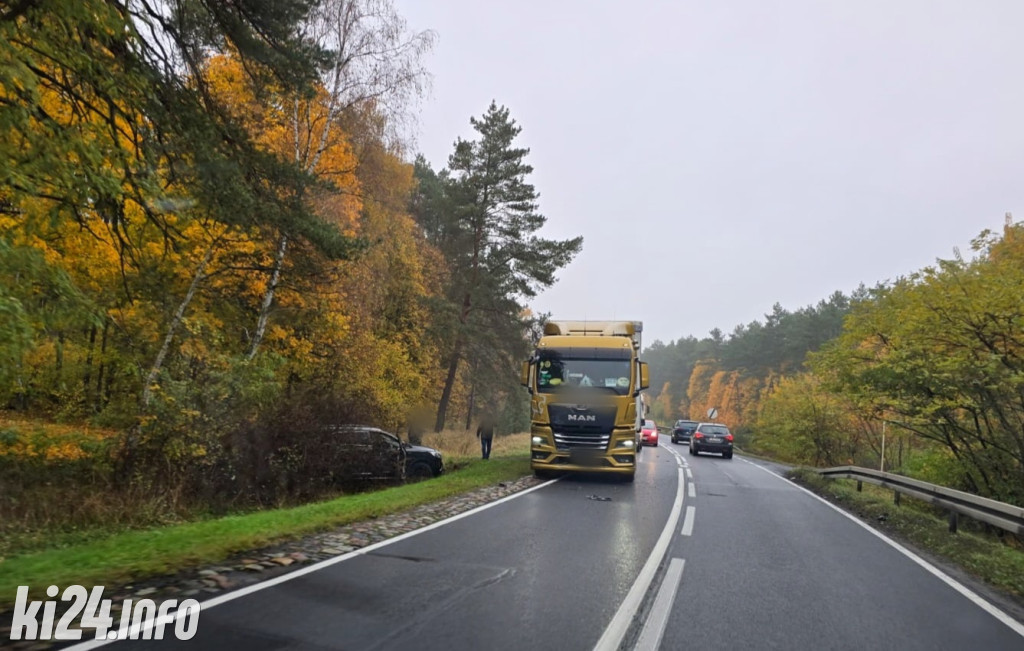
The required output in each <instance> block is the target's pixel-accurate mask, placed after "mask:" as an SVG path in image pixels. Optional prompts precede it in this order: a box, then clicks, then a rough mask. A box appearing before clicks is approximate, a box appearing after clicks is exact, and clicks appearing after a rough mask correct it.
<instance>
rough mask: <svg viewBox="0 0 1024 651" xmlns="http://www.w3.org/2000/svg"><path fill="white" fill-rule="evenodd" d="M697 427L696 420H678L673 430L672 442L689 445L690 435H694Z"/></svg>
mask: <svg viewBox="0 0 1024 651" xmlns="http://www.w3.org/2000/svg"><path fill="white" fill-rule="evenodd" d="M697 425H698V423H697V421H695V420H677V421H676V424H675V426H674V427H673V428H672V442H673V443H689V442H690V435H691V434H693V430H695V429H697Z"/></svg>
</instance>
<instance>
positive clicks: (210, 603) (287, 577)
mask: <svg viewBox="0 0 1024 651" xmlns="http://www.w3.org/2000/svg"><path fill="white" fill-rule="evenodd" d="M556 481H558V480H557V479H552V480H549V481H546V482H544V483H542V484H537V485H536V486H532V487H530V488H527V489H525V490H521V491H519V492H517V493H512V494H511V495H506V496H505V497H503V498H501V499H499V500H495V501H493V502H488V503H487V504H482V505H480V506H478V507H476V508H474V509H470V510H468V511H464V512H462V513H459V514H457V515H453V516H452V517H450V518H445V519H444V520H438V521H437V522H433V523H431V524H428V525H426V526H425V527H420V528H419V529H414V530H413V531H407V532H406V533H403V534H400V535H398V536H395V537H394V538H388V539H387V540H382V541H380V542H376V543H373V544H372V545H367V546H366V547H362V548H360V549H356V550H353V551H350V552H348V553H346V554H342V555H341V556H335V557H334V558H328V559H325V560H322V561H320V562H319V563H314V564H312V565H309V566H307V567H304V568H302V569H300V570H295V571H294V572H289V573H288V574H282V575H281V576H278V577H274V578H273V579H267V580H266V581H262V582H260V583H256V584H254V585H250V586H246V587H244V588H239V589H238V590H235V591H233V592H229V593H227V594H223V595H220V596H218V597H214V598H213V599H208V600H206V601H203V602H200V604H199V606H200V612H203V613H205V612H206V611H207V610H208V609H209V608H213V607H214V606H219V605H221V604H223V603H227V602H228V601H232V600H234V599H238V598H240V597H244V596H246V595H250V594H252V593H254V592H259V591H260V590H265V589H267V588H271V587H273V586H275V585H280V584H282V583H284V582H286V581H291V580H292V579H297V578H299V577H300V576H304V575H306V574H311V573H313V572H316V571H317V570H322V569H324V568H325V567H330V566H331V565H335V564H337V563H341V562H342V561H347V560H349V559H350V558H355V557H356V556H361V555H363V554H367V553H369V552H372V551H374V550H377V549H380V548H381V547H385V546H387V545H390V544H392V543H396V542H398V541H400V540H405V539H406V538H412V537H413V536H417V535H419V534H421V533H424V532H426V531H430V530H431V529H437V528H438V527H443V526H444V525H446V524H449V523H451V522H455V521H456V520H461V519H462V518H468V517H469V516H471V515H475V514H477V513H480V512H481V511H486V510H487V509H489V508H492V507H495V506H497V505H499V504H501V503H503V502H508V501H509V500H513V499H515V498H517V497H521V496H523V495H526V494H527V493H532V492H533V491H535V490H539V489H541V488H544V487H545V486H549V485H551V484H553V483H555V482H556ZM182 614H184V613H182ZM175 618H176V616H175V614H173V613H172V614H170V615H166V616H165V617H164V618H162V620H163V623H164V624H165V635H166V624H170V623H171V622H173V621H174V620H175ZM156 623H157V620H156V619H155V618H154V619H149V620H147V621H145V622H142V623H140V624H138V625H136V626H132V628H131V629H129V630H130V633H129V637H130V636H131V634H132V633H136V632H137V631H144V630H146V629H147V628H151V627H153V626H154V625H155V624H156ZM116 641H117V640H89V641H88V642H82V643H81V644H76V645H74V646H71V647H68V649H69V650H72V649H73V650H75V651H79V650H84V649H95V648H98V647H101V646H105V645H107V644H111V643H112V642H116Z"/></svg>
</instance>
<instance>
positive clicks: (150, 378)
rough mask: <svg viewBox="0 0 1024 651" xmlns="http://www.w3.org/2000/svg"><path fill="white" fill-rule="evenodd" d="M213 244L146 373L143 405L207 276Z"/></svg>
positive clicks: (197, 269)
mask: <svg viewBox="0 0 1024 651" xmlns="http://www.w3.org/2000/svg"><path fill="white" fill-rule="evenodd" d="M213 246H214V245H213V244H211V245H210V248H208V249H206V254H205V255H204V256H203V259H202V261H201V262H200V263H199V266H198V267H197V268H196V273H195V275H193V276H192V284H191V285H189V287H188V292H186V293H185V298H184V299H182V301H181V304H180V305H178V310H177V311H176V312H175V313H174V318H173V319H171V324H170V325H169V326H168V327H167V336H165V337H164V343H163V345H162V346H160V352H158V353H157V355H156V360H155V361H154V362H153V367H152V368H150V369H149V374H148V375H146V383H145V384H144V385H143V386H142V406H143V407H148V406H149V403H150V402H151V401H152V400H153V389H152V387H153V384H154V383H155V382H156V378H157V376H158V375H159V374H160V369H161V368H163V365H164V359H165V358H166V357H167V353H168V351H170V349H171V341H173V340H174V332H175V331H176V330H177V329H178V326H179V325H181V322H182V321H183V320H184V319H185V310H186V309H187V308H188V304H189V303H191V302H192V297H193V296H195V295H196V289H197V288H198V287H199V283H200V282H202V280H203V279H204V278H206V273H205V272H206V265H207V263H209V262H210V258H211V257H212V256H213Z"/></svg>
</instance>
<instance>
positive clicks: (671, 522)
mask: <svg viewBox="0 0 1024 651" xmlns="http://www.w3.org/2000/svg"><path fill="white" fill-rule="evenodd" d="M666 449H667V448H666ZM672 454H676V453H675V452H672ZM676 477H677V481H676V499H675V502H674V503H673V504H672V512H671V513H670V514H669V516H668V521H667V522H666V523H665V528H664V529H662V531H661V536H660V537H659V538H658V542H656V543H654V549H652V550H651V553H650V554H649V555H648V556H647V562H646V563H644V566H643V567H642V568H641V569H640V573H639V574H638V575H637V577H636V581H634V582H633V587H632V588H630V589H629V592H628V593H626V598H625V599H623V600H622V603H621V604H620V605H619V609H618V610H617V611H615V616H614V617H612V621H611V622H610V623H609V624H608V627H607V628H606V629H604V633H603V634H602V635H601V639H599V640H598V641H597V644H596V645H594V651H616V650H617V649H618V648H619V646H620V645H621V644H622V638H624V637H625V636H626V631H628V630H629V625H630V623H631V622H632V621H633V617H635V616H636V613H637V610H639V609H640V604H641V603H642V602H643V599H644V595H645V594H647V589H648V588H649V587H650V585H651V581H652V580H653V579H654V574H655V572H657V570H658V566H659V565H661V560H662V558H664V556H665V553H666V552H668V545H669V543H670V542H671V541H672V536H673V535H674V533H675V530H676V523H677V522H679V512H680V511H681V510H682V506H683V495H684V491H683V484H684V481H683V470H682V468H677V469H676Z"/></svg>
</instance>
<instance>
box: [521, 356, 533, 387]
mask: <svg viewBox="0 0 1024 651" xmlns="http://www.w3.org/2000/svg"><path fill="white" fill-rule="evenodd" d="M519 384H521V385H523V386H524V387H526V388H527V389H528V390H529V391H530V393H533V387H531V386H530V362H523V366H522V369H521V370H520V371H519Z"/></svg>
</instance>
